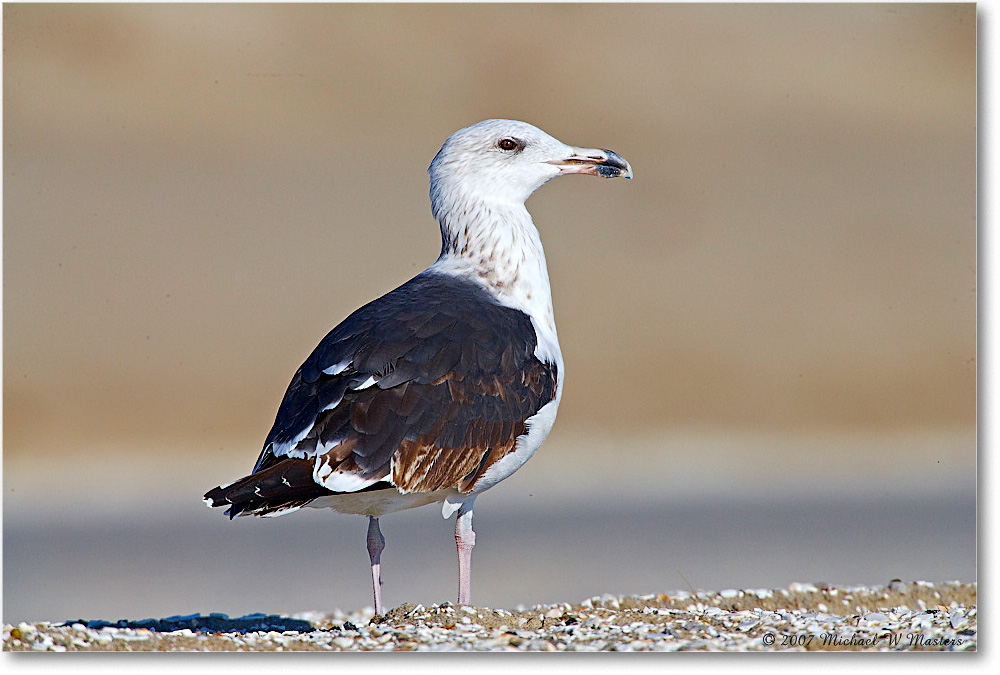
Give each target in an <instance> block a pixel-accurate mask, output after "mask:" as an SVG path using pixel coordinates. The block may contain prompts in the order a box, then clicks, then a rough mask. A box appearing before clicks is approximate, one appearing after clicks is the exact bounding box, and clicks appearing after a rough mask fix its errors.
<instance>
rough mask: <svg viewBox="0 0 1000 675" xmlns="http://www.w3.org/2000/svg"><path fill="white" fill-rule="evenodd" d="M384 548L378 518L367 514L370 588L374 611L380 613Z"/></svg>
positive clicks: (383, 538)
mask: <svg viewBox="0 0 1000 675" xmlns="http://www.w3.org/2000/svg"><path fill="white" fill-rule="evenodd" d="M384 548H385V537H383V536H382V530H380V529H378V518H376V517H375V516H368V557H369V558H371V561H372V588H373V589H374V592H375V613H376V614H378V615H381V614H382V579H381V568H382V550H383V549H384Z"/></svg>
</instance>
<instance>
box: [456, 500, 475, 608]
mask: <svg viewBox="0 0 1000 675" xmlns="http://www.w3.org/2000/svg"><path fill="white" fill-rule="evenodd" d="M455 545H456V547H457V548H458V604H460V605H468V604H469V603H470V602H471V600H470V596H471V594H472V547H473V546H475V545H476V533H475V532H473V531H472V501H471V500H470V501H468V502H465V503H463V504H462V506H461V507H460V508H459V510H458V516H457V517H456V518H455Z"/></svg>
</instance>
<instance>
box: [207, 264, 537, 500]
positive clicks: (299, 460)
mask: <svg viewBox="0 0 1000 675" xmlns="http://www.w3.org/2000/svg"><path fill="white" fill-rule="evenodd" d="M536 344H537V338H536V334H535V330H534V326H533V325H532V323H531V320H530V318H529V317H528V316H527V315H526V314H524V313H523V312H520V311H518V310H515V309H511V308H508V307H503V306H501V305H499V304H497V303H496V302H495V301H494V300H493V299H492V297H491V296H490V295H489V294H488V293H487V292H486V291H485V290H483V289H482V288H480V287H479V286H478V285H477V284H475V283H473V282H470V281H464V280H460V279H456V278H453V277H448V276H443V275H437V274H433V273H424V274H421V275H419V276H417V277H415V278H414V279H411V280H410V281H409V282H407V283H406V284H404V285H403V286H400V287H399V288H397V289H396V290H394V291H392V292H390V293H388V294H386V295H384V296H382V297H381V298H379V299H378V300H375V301H374V302H371V303H369V304H368V305H365V306H364V307H362V308H361V309H359V310H357V311H356V312H354V313H353V314H352V315H351V316H349V317H348V318H347V319H346V320H345V321H344V322H343V323H341V324H340V325H338V326H337V327H336V328H334V329H333V330H332V331H331V332H330V333H329V334H328V335H327V336H326V337H325V338H324V339H323V341H322V342H320V344H319V346H317V347H316V349H315V350H314V351H313V353H312V354H311V355H310V356H309V358H308V359H306V361H305V363H303V364H302V366H301V367H300V368H299V370H298V371H297V372H296V373H295V376H294V377H293V379H292V382H291V384H290V385H289V387H288V390H287V391H286V392H285V397H284V399H283V400H282V402H281V405H280V406H279V408H278V414H277V417H276V419H275V422H274V426H273V427H272V429H271V432H270V433H269V434H268V437H267V440H266V441H265V443H264V449H263V451H262V452H261V455H260V458H259V459H258V460H257V464H256V466H255V467H254V473H253V475H251V476H248V477H247V478H244V479H242V480H241V481H237V482H236V483H234V484H233V485H231V486H229V487H227V488H217V489H216V490H217V491H218V492H217V491H212V492H210V493H209V494H208V495H206V498H209V499H211V500H212V501H213V502H214V503H217V504H219V503H232V504H233V505H234V507H238V506H243V508H238V509H231V512H232V511H233V510H237V513H238V512H240V511H253V512H263V509H265V508H266V509H267V510H272V511H273V510H275V508H274V507H276V506H277V505H278V504H279V503H282V505H281V508H288V507H291V506H297V505H300V504H302V503H306V502H308V501H310V500H312V499H314V498H316V497H319V496H323V495H328V494H336V492H335V491H332V490H329V489H327V488H326V487H324V486H323V485H321V484H319V483H317V482H316V481H315V480H312V472H313V469H314V467H315V466H318V465H317V463H316V462H317V459H316V458H319V460H318V461H319V462H320V463H322V464H326V465H329V468H330V470H331V471H337V472H340V473H345V474H350V475H352V476H357V477H358V478H359V479H363V481H362V483H359V485H363V487H362V488H361V489H372V488H374V487H376V486H378V487H389V482H391V484H392V485H395V486H396V487H397V488H399V489H400V490H401V491H404V492H410V491H418V492H424V491H432V490H437V489H441V488H446V487H457V488H458V489H460V490H469V489H471V487H472V485H473V484H474V483H475V482H476V480H477V479H478V478H479V477H480V476H481V475H482V474H483V473H484V472H485V471H486V470H487V469H488V468H489V467H490V466H491V465H492V464H493V463H494V462H496V461H497V460H498V459H500V458H502V457H503V456H505V455H506V454H507V453H509V452H511V451H512V450H513V449H514V447H515V443H516V440H517V437H518V436H521V435H522V434H524V433H526V431H527V426H526V423H527V420H528V419H529V418H531V417H532V416H533V415H534V414H536V413H537V412H538V410H539V409H540V408H541V407H542V406H544V405H545V404H546V403H548V402H549V401H551V400H552V399H553V398H554V397H555V394H556V378H557V372H556V365H555V364H552V363H544V362H542V361H540V360H539V359H538V358H537V357H536V356H535V354H534V352H535V347H536ZM293 467H294V468H293ZM286 497H287V500H286V499H285V498H286ZM241 502H242V504H241ZM234 515H235V514H234Z"/></svg>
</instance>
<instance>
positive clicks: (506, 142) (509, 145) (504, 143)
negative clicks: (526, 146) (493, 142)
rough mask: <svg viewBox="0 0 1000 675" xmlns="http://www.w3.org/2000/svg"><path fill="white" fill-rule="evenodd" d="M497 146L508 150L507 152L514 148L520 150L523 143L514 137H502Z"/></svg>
mask: <svg viewBox="0 0 1000 675" xmlns="http://www.w3.org/2000/svg"><path fill="white" fill-rule="evenodd" d="M497 147H498V148H500V149H501V150H506V151H507V152H510V151H512V150H519V149H520V148H521V144H520V143H518V142H517V141H515V140H514V139H513V138H501V139H500V140H499V141H497Z"/></svg>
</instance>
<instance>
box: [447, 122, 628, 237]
mask: <svg viewBox="0 0 1000 675" xmlns="http://www.w3.org/2000/svg"><path fill="white" fill-rule="evenodd" d="M427 172H428V173H429V174H430V178H431V191H430V193H431V208H432V210H433V212H434V216H435V218H437V219H438V220H441V219H442V217H443V216H445V215H446V214H448V213H449V212H451V211H452V210H453V209H454V208H456V207H459V205H460V204H462V203H468V202H470V201H472V202H480V203H483V202H486V203H494V204H511V205H523V204H524V202H525V200H527V199H528V197H530V196H531V193H532V192H534V191H535V190H537V189H538V188H540V187H541V186H542V185H544V184H545V183H546V182H548V181H549V180H551V179H553V178H555V177H556V176H559V175H562V174H567V173H583V174H591V175H595V176H601V177H603V178H615V177H618V176H621V177H624V178H631V177H632V168H631V167H630V166H629V164H628V162H626V161H625V160H624V159H622V158H621V157H620V156H619V155H617V154H615V153H614V152H611V151H610V150H600V149H596V148H576V147H572V146H569V145H566V144H565V143H562V142H561V141H558V140H556V139H555V138H552V137H551V136H549V135H548V134H547V133H545V132H544V131H542V130H541V129H538V128H537V127H533V126H531V125H530V124H526V123H525V122H517V121H514V120H486V121H484V122H480V123H478V124H473V125H472V126H471V127H466V128H465V129H462V130H460V131H456V132H455V133H454V134H452V135H451V137H449V138H448V140H447V141H445V143H444V145H443V146H441V150H440V151H439V152H438V154H437V156H436V157H435V158H434V161H433V162H431V165H430V168H428V170H427Z"/></svg>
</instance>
